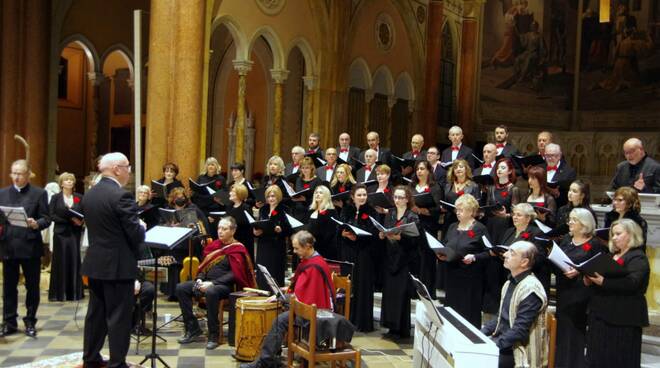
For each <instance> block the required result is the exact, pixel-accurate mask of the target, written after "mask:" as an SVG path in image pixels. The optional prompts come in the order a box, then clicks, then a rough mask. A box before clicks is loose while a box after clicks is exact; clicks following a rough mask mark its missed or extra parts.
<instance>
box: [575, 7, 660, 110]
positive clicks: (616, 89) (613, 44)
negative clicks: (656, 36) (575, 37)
mask: <svg viewBox="0 0 660 368" xmlns="http://www.w3.org/2000/svg"><path fill="white" fill-rule="evenodd" d="M592 2H594V1H592ZM654 3H656V4H654ZM596 5H597V4H596ZM658 5H660V2H659V1H650V0H647V1H621V2H619V1H613V2H612V12H611V21H610V22H609V23H600V22H599V19H598V12H597V10H594V9H593V8H591V7H588V8H587V9H586V10H585V12H584V15H583V17H582V42H581V45H580V56H581V59H580V65H581V68H580V70H581V75H580V94H579V107H580V109H581V110H626V109H630V108H631V107H633V106H634V107H635V108H642V109H650V108H657V107H660V103H659V101H658V100H659V99H658V97H659V96H660V53H658V52H654V51H655V48H656V43H655V42H654V40H653V38H652V37H651V34H652V33H653V32H656V33H657V27H658V23H657V21H658V19H655V18H657V16H656V15H655V14H654V13H655V12H660V7H659V6H658Z"/></svg>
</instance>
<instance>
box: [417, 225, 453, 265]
mask: <svg viewBox="0 0 660 368" xmlns="http://www.w3.org/2000/svg"><path fill="white" fill-rule="evenodd" d="M424 234H425V235H426V242H427V243H428V245H429V248H431V250H432V251H433V252H435V254H442V255H443V256H445V257H447V262H453V261H456V260H458V258H459V257H460V256H459V254H458V253H456V251H455V250H454V249H452V248H449V247H446V246H445V245H444V244H442V243H441V242H440V240H438V239H436V238H435V236H433V235H431V234H429V233H428V232H427V231H424Z"/></svg>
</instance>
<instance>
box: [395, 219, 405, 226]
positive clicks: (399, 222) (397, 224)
mask: <svg viewBox="0 0 660 368" xmlns="http://www.w3.org/2000/svg"><path fill="white" fill-rule="evenodd" d="M402 221H403V220H397V222H396V223H395V224H394V226H396V227H399V226H401V222H402Z"/></svg>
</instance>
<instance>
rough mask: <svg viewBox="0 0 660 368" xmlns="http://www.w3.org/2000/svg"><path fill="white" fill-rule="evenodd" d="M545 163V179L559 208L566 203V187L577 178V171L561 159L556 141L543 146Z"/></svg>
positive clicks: (559, 148) (561, 155)
mask: <svg viewBox="0 0 660 368" xmlns="http://www.w3.org/2000/svg"><path fill="white" fill-rule="evenodd" d="M545 163H546V167H545V174H546V181H547V182H548V186H549V187H550V188H551V192H552V195H553V196H554V197H555V201H556V202H557V208H559V207H561V206H563V205H565V204H566V203H568V188H569V187H570V186H571V183H572V182H573V181H575V179H576V178H577V173H576V172H575V169H573V168H572V167H570V166H569V165H568V162H566V160H563V154H562V152H561V147H560V146H559V145H558V144H556V143H548V144H547V145H546V146H545ZM555 189H556V190H555Z"/></svg>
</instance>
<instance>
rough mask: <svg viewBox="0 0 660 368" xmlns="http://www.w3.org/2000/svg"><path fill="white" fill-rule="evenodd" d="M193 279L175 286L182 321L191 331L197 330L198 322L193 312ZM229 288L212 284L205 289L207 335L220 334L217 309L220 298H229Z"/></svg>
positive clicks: (215, 336) (214, 335) (215, 335)
mask: <svg viewBox="0 0 660 368" xmlns="http://www.w3.org/2000/svg"><path fill="white" fill-rule="evenodd" d="M193 286H194V282H193V281H186V282H182V283H180V284H179V285H177V286H176V297H177V299H179V307H180V308H181V314H183V322H184V323H185V325H186V328H187V329H188V330H191V331H195V330H199V323H198V322H197V318H195V315H194V314H193V303H192V298H193ZM230 293H231V288H230V287H229V286H226V285H213V286H211V287H209V288H207V289H206V292H205V293H204V297H205V298H206V318H207V320H208V324H207V325H208V329H209V337H214V338H217V337H218V336H220V328H221V327H220V321H219V320H218V311H219V309H220V300H221V299H227V298H229V294H230Z"/></svg>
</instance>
